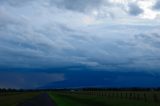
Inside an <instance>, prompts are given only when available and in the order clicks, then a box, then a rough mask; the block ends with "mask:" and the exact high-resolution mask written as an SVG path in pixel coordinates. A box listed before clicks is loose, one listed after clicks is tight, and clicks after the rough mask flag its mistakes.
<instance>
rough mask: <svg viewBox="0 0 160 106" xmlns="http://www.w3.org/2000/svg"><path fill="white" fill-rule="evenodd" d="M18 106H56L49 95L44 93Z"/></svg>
mask: <svg viewBox="0 0 160 106" xmlns="http://www.w3.org/2000/svg"><path fill="white" fill-rule="evenodd" d="M18 106H56V104H55V103H54V102H53V100H52V99H51V98H50V97H49V96H48V94H47V93H44V94H40V95H38V96H36V97H34V98H32V99H30V100H28V101H25V102H24V103H21V104H19V105H18Z"/></svg>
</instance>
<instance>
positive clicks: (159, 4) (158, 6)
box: [153, 0, 160, 10]
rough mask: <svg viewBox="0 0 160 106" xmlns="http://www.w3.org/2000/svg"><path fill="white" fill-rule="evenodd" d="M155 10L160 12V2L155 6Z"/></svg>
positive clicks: (158, 0)
mask: <svg viewBox="0 0 160 106" xmlns="http://www.w3.org/2000/svg"><path fill="white" fill-rule="evenodd" d="M153 9H155V10H160V0H157V1H156V3H155V5H154V6H153Z"/></svg>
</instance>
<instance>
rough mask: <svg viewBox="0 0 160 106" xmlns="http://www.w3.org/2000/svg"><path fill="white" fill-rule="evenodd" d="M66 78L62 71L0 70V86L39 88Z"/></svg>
mask: <svg viewBox="0 0 160 106" xmlns="http://www.w3.org/2000/svg"><path fill="white" fill-rule="evenodd" d="M63 80H65V77H64V74H62V73H45V72H23V71H21V72H15V71H9V72H8V71H0V88H25V89H30V88H38V87H40V86H43V85H44V84H46V83H51V82H59V81H63Z"/></svg>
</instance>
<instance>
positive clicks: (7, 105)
mask: <svg viewBox="0 0 160 106" xmlns="http://www.w3.org/2000/svg"><path fill="white" fill-rule="evenodd" d="M38 94H39V93H38V92H37V93H36V92H31V93H20V94H15V95H6V96H0V106H17V105H18V104H19V103H22V102H24V101H26V100H28V99H31V98H33V97H34V96H36V95H38Z"/></svg>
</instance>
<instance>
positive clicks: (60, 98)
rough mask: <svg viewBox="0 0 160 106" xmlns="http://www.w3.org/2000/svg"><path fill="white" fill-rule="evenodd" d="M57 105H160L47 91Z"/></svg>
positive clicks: (157, 105)
mask: <svg viewBox="0 0 160 106" xmlns="http://www.w3.org/2000/svg"><path fill="white" fill-rule="evenodd" d="M49 95H50V97H51V98H52V99H53V100H54V101H55V102H56V104H57V106H160V105H159V104H156V103H146V102H144V101H136V100H127V99H116V98H108V97H102V96H87V95H81V94H63V93H51V92H50V93H49Z"/></svg>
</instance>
